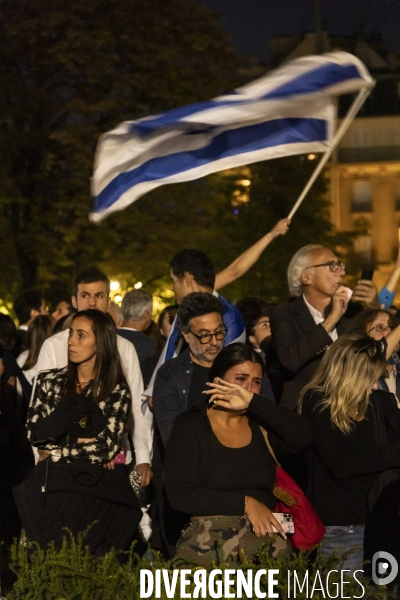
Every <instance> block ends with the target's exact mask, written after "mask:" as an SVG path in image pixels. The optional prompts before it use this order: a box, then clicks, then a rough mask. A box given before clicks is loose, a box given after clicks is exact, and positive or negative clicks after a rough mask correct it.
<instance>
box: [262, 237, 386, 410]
mask: <svg viewBox="0 0 400 600" xmlns="http://www.w3.org/2000/svg"><path fill="white" fill-rule="evenodd" d="M344 274H345V265H344V263H343V262H341V261H340V260H338V258H337V257H336V255H335V254H334V253H333V252H332V250H329V248H325V247H323V246H321V245H319V244H310V245H308V246H305V247H303V248H301V249H300V250H299V251H298V252H296V254H295V255H294V256H293V258H292V260H291V261H290V264H289V267H288V271H287V277H288V284H289V290H290V294H291V296H294V297H295V299H294V300H293V301H292V302H289V304H286V305H282V306H279V307H278V308H277V309H276V311H275V313H274V314H273V316H272V318H271V329H272V344H273V348H274V350H275V353H276V356H277V358H278V361H279V364H280V368H281V377H282V380H283V381H282V383H283V387H282V396H281V399H280V403H281V404H284V405H286V406H288V407H289V408H292V409H295V408H296V406H297V402H298V399H299V394H300V391H301V390H302V388H303V387H304V386H305V385H307V384H308V383H309V382H310V380H311V378H312V377H313V375H314V373H315V371H316V369H317V367H318V364H319V362H320V360H321V358H322V355H323V353H324V351H325V350H326V349H327V348H328V346H329V345H330V344H332V342H333V341H335V340H336V339H337V338H338V336H340V335H342V334H343V333H346V331H348V329H349V328H350V324H351V319H352V317H353V316H354V315H355V314H356V313H357V312H359V311H361V310H362V306H361V304H359V303H363V304H365V305H371V304H372V303H373V302H374V301H375V298H376V288H375V286H374V284H373V283H372V282H368V281H360V282H359V283H358V284H357V286H356V288H355V290H354V292H353V295H352V296H351V291H350V290H349V289H348V288H346V287H344V286H343V284H342V279H343V276H344ZM350 296H351V299H352V302H351V303H350V304H349V299H350Z"/></svg>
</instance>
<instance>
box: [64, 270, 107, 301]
mask: <svg viewBox="0 0 400 600" xmlns="http://www.w3.org/2000/svg"><path fill="white" fill-rule="evenodd" d="M96 281H104V283H105V284H106V286H107V296H108V295H109V294H110V280H109V279H108V277H107V275H106V274H105V273H103V271H100V269H98V268H97V267H90V268H89V269H86V271H82V273H79V275H77V276H76V277H75V280H74V287H73V290H72V295H73V296H74V297H75V298H76V295H77V293H78V285H79V284H80V283H95V282H96Z"/></svg>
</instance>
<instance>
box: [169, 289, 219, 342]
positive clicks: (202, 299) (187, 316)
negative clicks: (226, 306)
mask: <svg viewBox="0 0 400 600" xmlns="http://www.w3.org/2000/svg"><path fill="white" fill-rule="evenodd" d="M209 313H218V314H219V315H221V317H222V314H223V308H222V304H221V302H220V301H219V300H218V298H217V297H216V296H213V295H212V294H209V293H208V292H192V293H191V294H188V295H187V296H186V297H185V298H183V300H182V302H181V304H180V305H179V310H178V314H177V319H178V325H179V328H180V330H181V331H184V332H185V333H186V332H187V330H188V325H189V321H190V320H191V319H194V318H195V317H201V316H202V315H208V314H209Z"/></svg>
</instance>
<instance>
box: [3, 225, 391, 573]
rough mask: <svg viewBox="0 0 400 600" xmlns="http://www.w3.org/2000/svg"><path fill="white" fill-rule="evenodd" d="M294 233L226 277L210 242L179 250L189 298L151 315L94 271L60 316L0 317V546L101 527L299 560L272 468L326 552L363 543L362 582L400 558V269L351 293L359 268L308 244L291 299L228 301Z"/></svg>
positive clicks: (30, 304) (103, 543)
mask: <svg viewBox="0 0 400 600" xmlns="http://www.w3.org/2000/svg"><path fill="white" fill-rule="evenodd" d="M289 225H290V221H289V220H288V219H282V220H281V221H279V222H278V223H277V224H276V226H275V227H274V228H273V229H272V230H271V232H269V233H268V234H266V235H265V236H264V237H263V238H262V239H261V240H259V241H258V242H257V243H256V244H254V245H253V246H251V247H250V248H249V249H248V250H246V251H245V252H244V253H243V254H242V255H241V256H239V257H238V258H237V259H236V260H235V261H234V262H233V263H232V264H231V265H229V266H228V267H227V268H226V269H224V270H223V271H221V272H220V273H217V274H216V273H215V270H214V266H213V264H212V262H211V260H210V258H209V257H208V256H207V255H206V254H205V253H204V252H202V251H199V250H196V249H185V250H182V251H181V252H179V253H178V254H177V255H176V256H174V257H171V261H170V276H171V280H172V289H173V292H174V294H175V300H176V305H173V306H169V307H167V308H166V309H165V310H164V311H163V312H162V313H161V314H160V315H159V318H158V323H157V324H156V323H154V322H153V320H152V296H151V294H150V293H148V292H146V291H144V290H142V289H140V290H132V291H129V292H127V293H126V294H125V296H124V298H123V300H122V305H121V307H119V306H118V305H117V304H115V303H110V302H109V292H110V281H109V279H108V277H107V275H106V274H104V273H102V272H101V271H99V270H98V269H97V268H90V269H87V270H85V271H83V272H82V273H80V274H79V275H78V276H77V277H76V278H75V281H74V286H73V290H72V296H71V298H70V299H67V298H66V299H63V300H62V301H60V302H59V304H58V305H57V306H56V307H55V308H54V311H53V312H52V313H51V315H50V314H49V311H48V309H47V307H46V303H45V299H44V297H43V295H42V294H41V292H40V291H38V290H27V291H22V292H21V293H20V294H19V296H18V297H17V298H16V299H15V302H14V307H13V308H14V313H15V316H16V319H17V320H18V328H17V327H16V326H15V324H14V321H13V319H12V318H11V317H10V316H7V315H3V314H0V349H1V359H0V374H1V420H0V443H2V444H4V448H6V447H8V449H7V451H4V452H2V453H1V456H2V458H1V461H0V470H1V494H2V495H3V497H4V499H5V501H6V502H7V508H8V510H7V517H6V518H5V519H0V523H1V525H0V534H1V538H2V540H3V541H4V542H5V543H6V544H9V543H10V542H11V539H12V537H14V536H18V535H19V533H20V529H21V525H22V527H23V528H24V530H25V531H26V533H27V535H28V537H29V538H31V539H33V540H36V541H37V542H38V543H39V544H40V545H42V546H43V547H45V546H46V545H47V544H48V543H49V542H51V541H52V542H54V543H55V544H56V545H57V544H60V543H61V540H62V536H63V531H64V529H63V528H65V527H68V528H69V529H70V530H71V531H72V532H73V533H79V532H82V531H84V530H87V529H88V528H89V529H88V532H87V533H86V535H87V544H88V546H89V547H90V549H91V551H92V552H93V553H94V554H97V555H100V554H103V553H104V552H106V551H107V550H109V549H110V548H116V549H117V550H121V551H123V550H126V549H128V548H129V546H130V544H131V542H132V540H133V539H135V538H136V539H141V540H142V541H143V542H145V543H147V542H149V543H150V545H151V547H152V548H154V549H157V550H160V551H161V552H163V553H164V555H165V556H167V557H174V556H178V557H181V558H182V559H184V560H185V561H187V562H189V563H195V564H199V565H210V564H211V563H212V561H213V560H217V558H218V559H219V560H223V561H224V562H230V563H231V564H232V565H238V564H239V563H240V562H241V560H243V557H244V556H246V557H247V558H248V559H250V560H254V559H255V558H256V556H257V552H258V550H259V549H260V547H261V546H262V545H264V546H265V548H267V549H268V552H270V553H271V554H273V555H274V556H276V555H277V554H279V553H284V554H285V555H288V556H289V555H290V553H291V552H293V551H294V549H293V545H292V544H291V541H290V536H289V535H286V533H285V531H284V529H283V528H282V522H281V520H280V519H279V515H277V514H276V513H275V503H276V498H275V497H274V493H273V492H274V487H275V476H276V463H275V460H276V459H275V457H277V460H278V461H279V462H280V463H281V464H282V465H283V466H284V467H285V469H286V471H288V472H289V473H290V474H291V476H292V477H293V478H294V480H295V481H296V482H297V484H298V485H299V486H300V487H301V488H302V489H303V490H304V491H305V493H306V494H307V496H308V498H309V500H310V501H311V503H312V505H313V507H314V508H315V510H316V512H317V514H318V516H319V517H320V519H321V520H322V523H323V525H324V527H325V535H324V539H323V544H322V546H321V548H320V552H321V553H322V554H323V555H329V554H331V553H332V552H333V551H339V552H340V553H346V552H347V551H349V550H352V552H351V553H349V554H347V555H346V557H345V558H343V561H342V568H345V569H346V568H347V569H350V570H351V571H356V570H358V569H363V563H364V561H365V560H368V559H371V558H372V555H373V553H374V552H375V551H377V550H379V551H387V552H390V553H392V554H393V555H394V556H396V557H397V558H398V559H400V546H399V544H398V536H397V532H398V530H399V528H400V518H399V510H400V484H399V481H400V480H399V477H400V411H399V407H400V383H399V382H400V368H399V360H400V359H399V355H398V354H397V350H398V346H399V342H400V318H399V316H398V314H397V310H396V309H394V308H393V307H392V302H393V300H394V296H395V287H396V283H397V277H398V275H397V271H396V270H395V275H392V276H391V277H390V279H389V281H388V282H387V284H386V286H385V287H384V288H383V289H382V290H380V291H379V293H378V290H377V289H376V287H375V285H374V283H373V282H372V281H371V280H367V279H361V280H360V281H358V283H357V284H356V286H355V287H354V289H353V290H350V289H349V288H348V287H346V286H345V285H343V277H344V275H345V264H344V263H343V262H341V260H340V259H338V257H337V256H336V254H335V253H334V252H333V251H332V250H331V249H329V248H326V247H323V246H321V245H318V244H310V245H308V246H305V247H303V248H301V249H299V250H298V251H297V252H296V254H295V255H294V256H293V258H292V260H291V261H290V264H289V265H288V271H287V277H288V288H289V289H288V297H289V296H290V300H289V301H288V302H287V303H285V304H281V305H279V306H277V305H274V304H270V303H268V302H267V301H266V300H265V299H261V298H255V297H252V296H247V297H244V298H242V299H240V300H239V301H238V302H237V303H236V305H234V304H233V303H232V302H230V301H229V300H227V299H226V298H224V297H223V296H221V295H220V294H219V293H218V292H217V290H219V289H220V288H222V287H223V286H225V285H227V284H228V283H230V282H231V281H233V280H234V279H236V278H237V277H240V276H241V275H243V274H244V273H245V272H246V271H247V270H248V269H249V268H250V267H251V266H252V265H253V264H254V263H255V262H256V261H257V260H258V258H259V256H260V255H261V253H262V252H263V251H264V250H265V249H266V247H267V246H268V245H269V244H270V242H272V241H273V240H274V239H275V238H278V237H279V236H280V235H285V234H286V233H287V231H288V228H289ZM267 436H268V438H267ZM267 440H269V442H268V441H267ZM271 449H272V452H273V453H271ZM10 452H11V456H12V460H11V459H10V458H9V457H10ZM389 504H390V510H389ZM385 515H389V517H390V519H389V518H387V519H386V518H385ZM294 527H295V528H296V521H295V522H294ZM270 538H272V540H271V539H270ZM267 542H269V543H268V544H266V543H267Z"/></svg>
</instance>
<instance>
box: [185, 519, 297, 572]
mask: <svg viewBox="0 0 400 600" xmlns="http://www.w3.org/2000/svg"><path fill="white" fill-rule="evenodd" d="M269 540H270V538H269V537H268V536H265V537H257V536H255V535H254V533H253V532H252V530H251V525H250V522H249V520H248V519H247V517H245V516H243V517H225V516H217V517H214V516H211V517H192V519H191V523H190V525H188V527H187V528H186V529H185V530H184V531H183V533H182V536H181V537H180V539H179V541H178V543H177V546H176V548H177V552H176V556H175V557H176V558H182V559H184V560H185V561H186V562H187V563H189V564H191V563H193V564H197V565H200V566H203V567H208V566H211V563H212V562H213V561H214V562H215V563H216V564H220V563H228V564H229V566H231V567H235V566H238V565H240V564H241V563H242V562H243V561H244V560H245V559H247V560H250V561H252V560H254V559H255V557H256V555H257V552H258V550H259V548H260V546H261V545H263V544H266V543H267V542H268V541H269ZM268 551H269V553H270V555H271V556H277V554H279V552H284V553H285V554H286V555H287V556H289V555H290V549H289V546H288V543H287V541H286V540H284V539H282V538H281V537H280V536H278V535H276V536H275V537H274V538H273V540H272V542H271V544H270V545H269V546H268Z"/></svg>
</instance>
